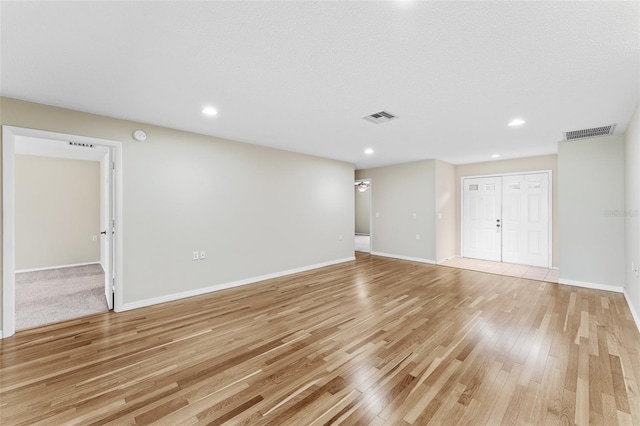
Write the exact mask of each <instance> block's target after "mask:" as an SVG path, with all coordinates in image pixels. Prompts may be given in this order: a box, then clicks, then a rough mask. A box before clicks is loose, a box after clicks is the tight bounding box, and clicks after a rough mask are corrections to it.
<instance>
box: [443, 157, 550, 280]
mask: <svg viewBox="0 0 640 426" xmlns="http://www.w3.org/2000/svg"><path fill="white" fill-rule="evenodd" d="M539 170H551V171H552V176H551V181H552V182H551V191H552V204H553V205H552V212H551V214H552V232H553V235H552V242H551V246H552V247H551V250H552V254H553V259H552V263H553V266H554V267H557V266H558V156H557V155H543V156H538V157H528V158H518V159H514V160H500V161H488V162H485V163H474V164H461V165H458V166H456V206H455V211H456V223H455V229H456V237H455V244H456V255H460V253H461V251H460V227H461V226H460V220H461V213H460V208H461V182H462V178H463V177H465V176H483V175H497V174H504V173H519V172H530V171H539Z"/></svg>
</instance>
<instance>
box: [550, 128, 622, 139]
mask: <svg viewBox="0 0 640 426" xmlns="http://www.w3.org/2000/svg"><path fill="white" fill-rule="evenodd" d="M615 128H616V125H615V124H610V125H608V126H601V127H594V128H591V129H582V130H572V131H570V132H563V133H562V135H563V136H564V140H565V141H572V140H575V139H584V138H593V137H596V136H606V135H611V134H613V130H614V129H615Z"/></svg>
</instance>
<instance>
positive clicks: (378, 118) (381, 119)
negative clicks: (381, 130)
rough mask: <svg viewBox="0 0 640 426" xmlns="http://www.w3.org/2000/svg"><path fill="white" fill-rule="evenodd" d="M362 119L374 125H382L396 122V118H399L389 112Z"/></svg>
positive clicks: (377, 113)
mask: <svg viewBox="0 0 640 426" xmlns="http://www.w3.org/2000/svg"><path fill="white" fill-rule="evenodd" d="M362 118H364V119H365V120H367V121H370V122H372V123H376V124H382V123H386V122H388V121H391V120H395V119H396V118H398V116H397V115H394V114H392V113H390V112H389V111H380V112H376V113H375V114H371V115H367V116H365V117H362Z"/></svg>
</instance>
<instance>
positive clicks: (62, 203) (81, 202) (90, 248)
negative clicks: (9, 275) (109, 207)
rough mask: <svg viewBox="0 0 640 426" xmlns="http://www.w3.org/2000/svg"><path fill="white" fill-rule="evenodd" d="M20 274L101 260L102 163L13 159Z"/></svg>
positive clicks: (28, 156)
mask: <svg viewBox="0 0 640 426" xmlns="http://www.w3.org/2000/svg"><path fill="white" fill-rule="evenodd" d="M15 170H16V174H15V194H16V195H15V217H16V221H15V229H16V234H15V235H16V240H15V243H16V249H15V250H16V270H24V269H39V268H48V267H54V266H64V265H74V264H79V263H93V262H98V261H100V241H99V240H97V241H92V236H96V237H97V236H99V235H100V164H99V163H98V162H95V161H83V160H68V159H62V158H52V157H38V156H32V155H16V159H15Z"/></svg>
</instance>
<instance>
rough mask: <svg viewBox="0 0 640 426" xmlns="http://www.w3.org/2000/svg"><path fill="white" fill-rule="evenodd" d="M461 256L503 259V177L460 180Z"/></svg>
mask: <svg viewBox="0 0 640 426" xmlns="http://www.w3.org/2000/svg"><path fill="white" fill-rule="evenodd" d="M463 185H464V189H463V197H464V198H463V207H464V211H463V256H464V257H472V258H475V259H485V260H494V261H498V262H500V261H501V259H502V247H501V246H502V238H501V235H502V232H501V220H502V211H501V209H502V179H501V178H500V177H483V178H469V179H464V180H463Z"/></svg>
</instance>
